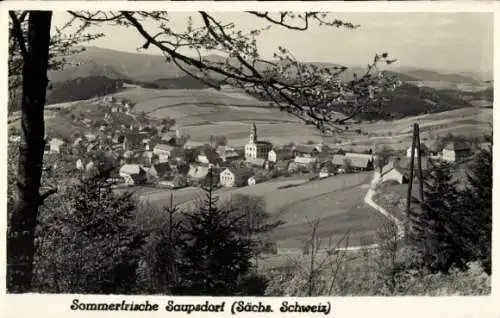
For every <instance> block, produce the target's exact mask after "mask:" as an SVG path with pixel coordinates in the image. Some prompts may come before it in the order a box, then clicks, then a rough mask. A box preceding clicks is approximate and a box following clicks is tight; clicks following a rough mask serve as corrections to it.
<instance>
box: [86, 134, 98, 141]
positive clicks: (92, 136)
mask: <svg viewBox="0 0 500 318" xmlns="http://www.w3.org/2000/svg"><path fill="white" fill-rule="evenodd" d="M85 139H87V141H89V142H92V141H95V140H96V139H97V136H96V135H95V134H85Z"/></svg>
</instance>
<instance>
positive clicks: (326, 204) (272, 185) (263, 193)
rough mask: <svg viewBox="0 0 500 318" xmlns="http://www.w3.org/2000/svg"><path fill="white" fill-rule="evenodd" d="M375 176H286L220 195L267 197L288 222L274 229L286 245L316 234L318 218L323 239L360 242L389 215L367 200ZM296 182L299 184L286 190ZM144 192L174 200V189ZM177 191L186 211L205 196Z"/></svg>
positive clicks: (158, 200)
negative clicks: (311, 178) (314, 227)
mask: <svg viewBox="0 0 500 318" xmlns="http://www.w3.org/2000/svg"><path fill="white" fill-rule="evenodd" d="M370 179H371V174H370V173H359V174H348V175H340V176H334V177H330V178H326V179H323V180H317V181H311V182H307V180H304V179H302V180H301V179H296V178H295V179H293V180H287V179H282V180H276V181H270V182H265V183H261V184H257V185H254V186H251V187H243V188H234V189H230V188H223V189H219V190H218V191H217V195H218V196H219V198H220V199H219V200H220V202H228V201H229V200H230V199H231V196H232V195H235V194H245V195H251V196H259V197H262V198H263V199H264V201H265V203H266V210H267V211H268V212H269V213H271V214H272V218H273V219H274V220H282V221H284V222H285V224H284V225H282V226H280V227H279V228H278V229H276V230H275V231H274V233H272V237H273V238H274V239H275V240H276V241H277V243H278V247H279V248H280V249H285V250H294V251H296V250H298V249H300V248H301V247H302V245H303V242H304V241H305V240H306V239H307V237H308V235H310V232H311V228H310V224H309V222H310V221H314V220H315V219H320V220H321V226H320V229H319V231H318V233H319V236H320V237H321V238H324V239H329V238H331V239H332V240H333V242H336V241H338V240H340V239H341V238H343V237H344V236H345V235H346V234H348V236H349V244H350V245H360V244H366V243H371V242H373V239H374V234H375V231H376V229H377V227H378V226H379V225H380V224H381V222H382V221H384V220H385V219H384V218H383V216H381V215H379V213H378V212H377V211H375V210H374V209H372V208H371V207H369V206H367V205H365V204H364V202H363V198H364V196H365V194H366V192H367V190H368V183H369V181H370ZM290 184H294V185H296V186H293V187H289V188H284V189H280V187H282V186H284V185H290ZM141 192H142V193H141V195H140V197H141V199H143V200H145V201H147V202H149V203H151V204H153V205H158V206H162V205H166V204H168V203H169V198H170V191H168V190H165V191H162V190H155V191H151V192H148V191H145V190H144V189H141ZM173 193H174V203H175V204H178V205H179V206H180V208H181V209H183V210H189V209H190V208H192V207H193V206H194V202H195V201H194V200H196V198H200V197H201V196H202V195H203V194H202V191H201V190H200V189H197V188H185V189H180V190H175V191H174V192H173Z"/></svg>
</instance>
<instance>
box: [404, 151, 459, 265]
mask: <svg viewBox="0 0 500 318" xmlns="http://www.w3.org/2000/svg"><path fill="white" fill-rule="evenodd" d="M452 169H453V168H452V166H451V164H450V163H448V162H445V161H438V162H435V163H433V164H432V166H431V169H430V170H429V172H428V173H427V176H426V180H425V182H424V198H425V203H424V204H423V205H422V209H421V211H420V212H417V213H415V212H412V214H413V215H411V216H410V217H411V227H412V232H413V233H412V234H411V236H412V237H413V240H414V242H415V244H416V246H417V249H418V250H419V252H420V253H421V259H422V262H423V266H425V267H427V268H428V269H429V270H431V271H447V270H448V269H449V268H451V267H452V266H457V267H459V268H464V266H465V263H466V260H467V256H466V255H465V251H466V249H467V248H466V246H465V245H464V244H465V243H466V242H465V241H464V239H465V238H464V237H463V236H464V234H465V233H464V230H465V229H464V227H465V226H467V225H466V224H462V222H464V221H465V220H464V219H463V217H464V213H463V210H462V207H461V206H460V201H459V200H460V194H459V192H458V189H457V181H456V180H454V178H453V174H452Z"/></svg>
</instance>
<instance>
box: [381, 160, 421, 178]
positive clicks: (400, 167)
mask: <svg viewBox="0 0 500 318" xmlns="http://www.w3.org/2000/svg"><path fill="white" fill-rule="evenodd" d="M422 158H424V157H422ZM413 166H414V171H413V175H414V177H415V178H417V177H418V161H417V160H415V161H414V163H413ZM421 166H422V172H424V171H426V170H427V169H428V168H429V163H428V160H422V161H421ZM410 167H411V158H408V157H396V158H394V159H393V160H391V162H389V163H388V164H386V165H385V166H384V167H382V173H381V174H380V177H381V180H382V181H383V182H385V181H388V180H394V181H397V182H398V183H400V184H403V183H407V182H408V180H409V177H410Z"/></svg>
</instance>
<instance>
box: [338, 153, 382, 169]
mask: <svg viewBox="0 0 500 318" xmlns="http://www.w3.org/2000/svg"><path fill="white" fill-rule="evenodd" d="M345 159H346V160H347V161H348V165H349V166H350V167H351V169H353V170H358V171H365V170H373V167H374V162H375V157H374V156H373V155H372V154H363V153H353V152H348V153H346V154H345Z"/></svg>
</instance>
